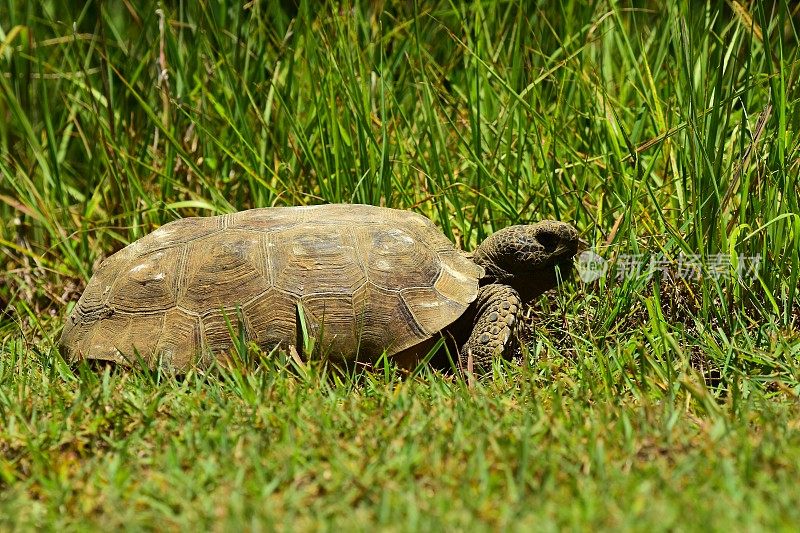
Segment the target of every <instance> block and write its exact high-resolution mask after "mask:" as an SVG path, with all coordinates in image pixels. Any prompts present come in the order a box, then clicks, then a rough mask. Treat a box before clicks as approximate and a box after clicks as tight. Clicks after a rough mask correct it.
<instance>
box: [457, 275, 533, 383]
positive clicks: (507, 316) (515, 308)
mask: <svg viewBox="0 0 800 533" xmlns="http://www.w3.org/2000/svg"><path fill="white" fill-rule="evenodd" d="M475 305H476V313H475V319H474V321H473V325H472V332H471V333H470V336H469V339H467V342H465V343H464V346H462V347H461V353H460V354H459V359H460V363H461V368H462V369H463V370H467V368H468V367H469V364H468V362H469V359H470V357H471V358H472V366H473V368H475V369H480V370H487V369H489V368H491V366H492V360H493V359H495V358H496V357H503V358H506V359H509V358H511V352H512V348H513V343H514V342H515V335H514V333H515V331H516V327H517V324H518V323H519V318H520V317H519V314H520V312H521V309H522V302H521V300H520V296H519V293H518V292H517V291H516V290H514V289H513V288H511V287H509V286H508V285H500V284H491V285H486V286H484V287H481V288H480V290H479V291H478V298H477V300H476V302H475Z"/></svg>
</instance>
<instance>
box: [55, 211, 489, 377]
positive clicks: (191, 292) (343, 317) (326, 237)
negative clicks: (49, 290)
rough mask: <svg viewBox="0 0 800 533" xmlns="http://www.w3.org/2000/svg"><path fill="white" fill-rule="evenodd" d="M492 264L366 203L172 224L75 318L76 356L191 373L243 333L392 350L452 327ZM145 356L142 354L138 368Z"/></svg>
mask: <svg viewBox="0 0 800 533" xmlns="http://www.w3.org/2000/svg"><path fill="white" fill-rule="evenodd" d="M481 276H483V269H482V268H481V267H480V266H478V265H476V264H474V263H473V262H472V261H470V260H468V259H467V258H466V257H465V256H464V255H463V254H462V253H461V252H460V251H459V250H457V249H456V248H454V246H453V244H452V243H451V242H450V241H449V240H448V239H447V238H445V237H444V235H442V233H441V232H440V231H439V230H438V228H436V226H435V225H434V224H433V223H432V222H431V221H430V220H428V219H427V218H425V217H424V216H421V215H418V214H415V213H411V212H408V211H401V210H395V209H387V208H380V207H373V206H365V205H344V204H333V205H323V206H312V207H283V208H264V209H253V210H250V211H242V212H240V213H234V214H229V215H222V216H216V217H202V218H201V217H196V218H186V219H182V220H178V221H175V222H171V223H169V224H165V225H164V226H162V227H161V228H159V229H158V230H156V231H154V232H153V233H151V234H149V235H147V236H145V237H143V238H142V239H140V240H138V241H136V242H134V243H132V244H131V245H129V246H127V247H126V248H124V249H122V250H120V251H119V252H117V253H116V254H114V255H112V256H111V257H109V258H108V259H107V260H106V261H104V262H103V263H102V264H101V265H100V267H99V268H98V270H97V272H95V274H94V276H93V277H92V279H91V280H90V281H89V284H88V286H87V287H86V290H85V291H84V293H83V295H82V296H81V298H80V300H79V301H78V304H77V305H76V306H75V309H74V310H73V312H72V314H71V315H70V316H69V318H68V320H67V324H66V326H65V328H64V332H63V334H62V338H61V344H62V346H63V347H65V348H66V351H67V353H68V357H69V358H70V359H72V360H75V359H80V358H89V359H105V360H111V361H116V362H120V363H128V364H130V363H135V362H136V359H137V358H141V359H143V360H144V363H145V364H147V365H148V366H156V365H157V364H159V362H160V364H161V365H163V366H166V367H170V368H174V369H177V370H185V369H187V368H188V367H189V366H190V365H192V364H195V363H196V362H199V363H200V364H201V365H204V364H206V363H207V362H208V358H209V357H214V356H220V355H224V354H225V353H226V352H227V351H228V350H230V349H231V347H232V341H231V334H230V332H231V329H232V330H233V331H234V334H236V335H239V334H240V332H243V333H244V334H245V336H246V337H247V339H248V340H251V341H254V342H256V343H257V344H258V345H259V346H260V347H261V348H263V349H265V350H269V349H272V348H273V347H275V346H276V345H279V344H280V345H282V346H284V348H285V347H287V346H288V345H296V344H297V343H298V339H299V335H298V316H299V312H300V309H302V312H303V315H304V316H305V320H306V324H307V325H308V328H309V331H310V332H311V334H312V335H313V336H315V338H316V339H317V348H316V349H317V350H318V351H319V353H320V354H322V355H323V356H328V357H332V358H336V359H356V358H358V360H361V361H370V360H374V359H375V358H377V357H378V356H380V354H382V353H383V352H384V350H385V351H386V352H387V353H388V354H390V355H392V354H396V353H398V352H401V351H402V350H405V349H407V348H410V347H412V346H415V345H417V344H419V343H421V342H422V341H424V340H426V339H429V338H430V337H431V336H433V334H435V333H436V332H438V331H440V330H441V329H443V328H445V327H446V326H448V325H449V324H451V323H452V322H453V321H454V320H455V319H456V318H458V317H459V316H461V314H462V313H463V312H464V311H465V310H466V308H467V307H468V306H469V304H470V303H471V302H472V301H473V300H474V299H475V297H476V295H477V291H478V279H479V278H480V277H481ZM132 358H133V359H132Z"/></svg>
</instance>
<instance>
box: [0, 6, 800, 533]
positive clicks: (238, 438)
mask: <svg viewBox="0 0 800 533" xmlns="http://www.w3.org/2000/svg"><path fill="white" fill-rule="evenodd" d="M285 4H286V6H284V7H281V6H280V5H279V3H276V2H250V3H246V4H245V3H243V2H238V3H226V2H205V1H203V2H182V1H179V2H173V3H170V4H169V5H162V4H160V3H157V2H155V1H151V0H142V1H139V2H127V3H125V2H121V3H98V2H92V1H87V2H86V3H83V4H81V3H80V2H63V1H58V0H38V1H36V2H15V1H14V0H9V1H7V2H5V3H4V4H3V5H2V6H0V113H2V120H0V214H2V220H3V224H2V225H0V246H1V247H2V255H0V261H2V263H3V266H4V268H3V269H2V271H0V272H3V273H2V274H0V275H2V277H3V284H2V286H0V303H2V305H3V307H4V311H3V314H2V315H0V317H1V318H0V529H14V528H19V529H33V528H40V527H47V528H48V529H63V528H66V529H84V528H87V527H88V528H96V529H109V528H113V527H130V528H134V529H153V528H156V527H158V528H162V527H167V528H170V529H189V528H194V527H197V526H200V527H216V528H218V529H234V528H241V527H245V528H250V529H259V528H264V529H273V528H275V529H279V528H280V529H295V528H299V529H320V528H331V529H333V528H334V527H340V526H342V527H346V528H348V529H367V528H368V527H371V525H374V524H377V525H379V526H381V527H382V528H385V529H400V530H406V529H409V530H415V529H421V530H426V529H434V528H435V529H444V528H447V529H451V528H459V529H468V528H469V529H472V528H474V527H477V528H479V529H497V528H509V529H531V528H537V529H562V528H574V529H586V528H592V529H594V528H608V529H610V528H618V527H622V528H625V529H634V530H652V529H657V530H670V529H691V530H696V529H706V528H709V527H710V528H714V529H724V528H731V527H735V528H736V529H789V528H791V527H792V525H793V524H796V523H797V522H798V521H800V516H798V510H797V506H796V496H797V495H796V491H795V490H794V489H792V488H791V487H793V486H794V485H795V480H796V479H797V478H798V474H800V424H799V423H798V420H800V416H799V415H800V413H798V405H799V404H798V401H797V400H798V395H800V363H799V362H798V361H800V358H799V357H798V356H800V334H798V330H799V329H800V295H799V294H798V289H799V288H800V208H798V191H800V180H799V179H798V174H799V173H800V163H798V161H800V106H798V101H799V100H800V91H798V75H799V74H800V57H798V50H800V46H798V45H800V37H798V30H799V29H800V27H799V24H798V23H799V22H800V13H798V9H797V7H794V4H792V3H789V2H786V1H785V0H777V1H769V0H754V1H749V2H742V1H732V0H731V1H725V2H723V1H716V2H708V3H707V4H705V5H700V4H698V3H694V2H688V1H680V0H672V1H669V2H664V3H661V2H636V3H625V2H611V1H597V2H577V1H568V2H560V3H556V2H552V3H540V4H541V5H539V6H538V7H532V6H531V4H532V3H530V2H522V1H508V2H468V3H460V2H445V1H431V2H421V1H419V2H400V1H397V2H392V1H386V2H379V1H378V2H361V3H355V4H351V3H342V4H333V3H324V4H319V5H318V4H316V3H312V2H300V5H299V6H296V7H292V5H293V3H291V2H287V3H285ZM321 202H363V203H373V204H380V205H387V206H392V207H400V208H406V209H413V210H416V211H418V212H421V213H423V214H425V215H427V216H429V217H430V218H431V219H432V220H434V221H435V222H436V223H437V225H439V227H441V228H442V230H443V231H444V232H445V234H446V235H447V236H448V237H450V238H451V239H453V241H454V242H456V243H457V244H458V245H459V246H462V247H464V248H466V249H472V248H473V247H474V246H475V245H476V243H477V242H479V241H480V240H481V239H482V238H483V237H485V236H486V235H487V234H489V233H491V232H492V231H493V230H495V229H497V228H500V227H504V226H506V225H509V224H514V223H521V222H525V221H529V220H538V219H541V218H558V219H561V220H566V221H570V222H573V223H574V224H575V225H576V227H578V228H579V230H580V232H581V234H582V235H583V237H584V238H585V239H586V240H587V241H589V242H590V243H591V244H592V246H593V248H594V250H595V252H596V253H598V254H599V255H600V256H602V257H604V258H605V259H607V260H609V261H610V263H609V264H610V265H612V269H611V270H609V272H608V274H607V275H606V276H604V277H601V278H600V279H599V280H598V281H595V282H591V283H584V282H582V281H580V280H579V279H576V280H573V282H571V283H568V284H565V285H563V286H562V287H560V288H559V289H558V291H555V292H553V293H550V294H549V295H547V296H545V297H543V298H542V299H540V300H539V301H537V302H535V304H534V306H533V307H532V309H531V310H529V313H530V317H531V322H532V323H533V324H534V325H535V328H534V331H533V333H532V334H531V338H530V340H529V341H530V342H529V343H528V346H527V350H526V352H525V355H526V356H525V357H524V361H523V364H522V365H521V366H515V365H511V364H502V365H498V366H497V368H495V369H494V372H493V373H492V374H491V375H490V376H487V377H485V378H483V379H481V380H477V381H473V380H470V381H465V380H464V379H463V378H461V377H457V376H446V375H441V374H439V373H435V372H432V371H430V370H428V369H426V368H421V369H419V372H418V373H416V374H413V375H406V374H404V373H402V372H400V371H398V370H396V369H395V368H393V367H392V366H391V364H387V365H385V366H382V367H380V368H378V369H376V370H375V371H373V372H370V373H351V374H344V375H340V374H335V373H331V372H330V371H329V370H328V369H326V368H325V367H324V366H323V365H321V364H319V363H314V362H312V363H310V364H308V365H305V364H304V365H300V364H298V363H297V362H295V361H294V360H293V359H292V358H290V357H287V356H286V355H285V354H280V353H275V354H253V356H254V357H257V358H259V359H260V360H261V364H260V365H256V366H249V365H243V366H241V367H237V368H232V369H228V370H223V369H220V370H218V371H215V372H211V373H208V374H197V373H192V374H190V375H189V376H186V377H184V378H183V379H176V378H174V377H170V376H166V375H160V374H158V373H150V372H144V371H130V372H128V371H121V370H119V369H105V370H100V371H97V372H95V371H91V370H89V369H87V368H84V367H77V368H73V367H69V366H68V365H66V364H65V363H64V362H63V360H62V359H61V358H60V356H59V355H58V353H57V350H56V347H55V341H56V339H57V338H58V335H59V332H60V329H61V327H62V325H63V320H64V317H65V316H66V313H67V311H68V310H69V308H70V305H71V302H74V301H75V300H76V299H77V297H78V295H79V294H80V290H81V288H82V287H83V285H84V284H85V282H86V281H87V279H88V277H89V276H90V275H91V272H92V266H93V264H95V262H96V261H98V260H99V259H102V258H103V257H106V256H108V255H110V254H111V253H113V252H114V251H116V250H117V249H119V248H121V247H122V246H124V245H125V244H126V243H128V242H131V241H132V240H135V239H136V238H138V237H141V236H142V235H144V234H146V233H147V232H149V231H151V230H153V229H155V228H156V227H158V226H159V225H161V224H163V223H165V222H168V221H170V220H174V219H175V218H178V217H183V216H191V215H197V214H200V215H211V214H218V213H225V212H230V211H233V210H239V209H246V208H250V207H256V206H267V205H293V204H310V203H321ZM631 257H635V258H636V259H637V260H642V261H654V263H653V264H654V265H659V264H662V263H664V262H666V264H669V265H671V266H670V267H669V268H670V269H672V271H673V273H674V272H675V269H676V268H677V267H676V265H677V262H678V261H680V260H684V261H685V260H686V258H687V257H690V258H694V259H696V260H697V261H702V263H703V265H705V267H704V270H703V272H702V273H701V275H699V276H696V277H688V276H683V277H676V276H673V277H671V278H670V277H669V276H660V275H658V274H656V275H655V276H647V275H639V276H628V277H624V279H618V278H623V277H622V276H617V275H616V274H618V273H619V272H621V270H620V269H621V268H622V265H623V263H624V261H625V260H626V259H630V258H631ZM751 257H758V258H759V260H758V262H757V264H758V266H759V268H758V271H757V275H749V274H748V275H745V276H737V275H736V268H737V264H738V262H743V263H744V262H746V261H747V258H751ZM740 258H741V259H740ZM659 262H661V263H659ZM720 264H721V265H722V267H721V270H719V268H720ZM614 265H616V268H615V269H614Z"/></svg>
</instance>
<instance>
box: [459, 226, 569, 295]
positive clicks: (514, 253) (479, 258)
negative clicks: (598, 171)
mask: <svg viewBox="0 0 800 533" xmlns="http://www.w3.org/2000/svg"><path fill="white" fill-rule="evenodd" d="M579 243H580V239H579V237H578V232H577V231H575V228H573V227H572V226H571V225H569V224H566V223H564V222H556V221H554V220H544V221H542V222H539V223H537V224H526V225H519V226H510V227H508V228H504V229H502V230H500V231H498V232H497V233H494V234H492V235H490V236H489V237H488V238H487V239H486V240H485V241H483V242H482V243H481V244H480V246H478V248H477V249H476V250H475V253H474V254H473V256H472V259H473V261H475V262H476V263H478V264H479V265H481V266H482V267H483V268H484V269H485V270H486V276H485V277H484V278H483V280H482V281H481V283H482V284H484V285H485V284H489V283H503V284H507V285H511V286H512V287H514V288H515V289H517V291H519V293H520V296H522V298H523V300H526V301H530V300H532V299H533V298H535V297H537V296H539V295H540V294H542V293H543V292H545V291H547V290H549V289H552V288H553V287H555V286H556V284H557V283H558V279H559V278H560V277H565V276H566V275H567V274H568V273H569V270H570V269H571V267H572V258H573V257H574V256H575V254H576V253H577V252H578V245H579Z"/></svg>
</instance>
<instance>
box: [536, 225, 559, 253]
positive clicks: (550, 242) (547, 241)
mask: <svg viewBox="0 0 800 533" xmlns="http://www.w3.org/2000/svg"><path fill="white" fill-rule="evenodd" d="M536 240H537V241H539V244H541V245H542V246H544V250H545V251H546V252H552V251H554V250H555V249H556V248H558V244H559V242H560V241H561V239H560V238H559V236H558V235H556V234H555V233H554V232H552V231H547V230H544V231H541V232H539V233H538V234H537V235H536Z"/></svg>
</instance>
